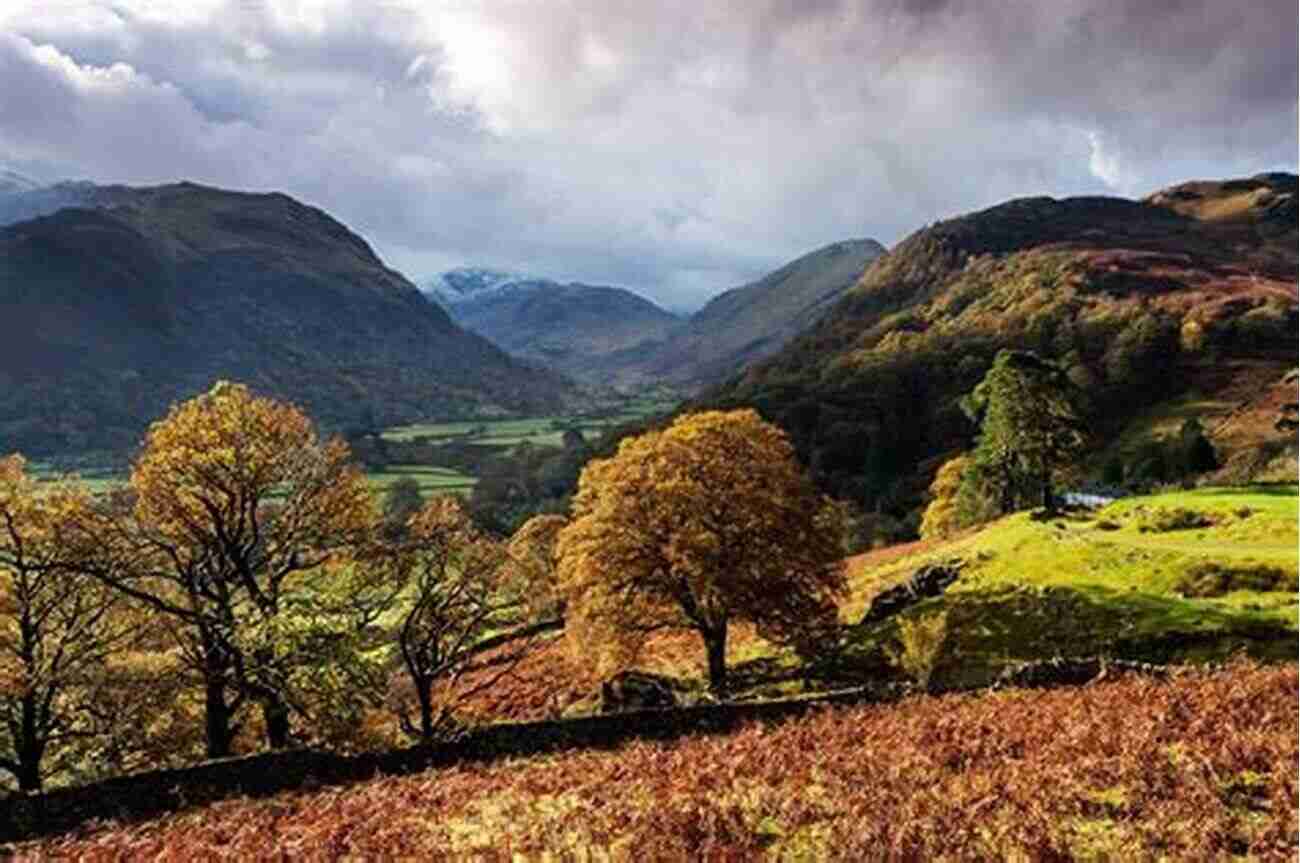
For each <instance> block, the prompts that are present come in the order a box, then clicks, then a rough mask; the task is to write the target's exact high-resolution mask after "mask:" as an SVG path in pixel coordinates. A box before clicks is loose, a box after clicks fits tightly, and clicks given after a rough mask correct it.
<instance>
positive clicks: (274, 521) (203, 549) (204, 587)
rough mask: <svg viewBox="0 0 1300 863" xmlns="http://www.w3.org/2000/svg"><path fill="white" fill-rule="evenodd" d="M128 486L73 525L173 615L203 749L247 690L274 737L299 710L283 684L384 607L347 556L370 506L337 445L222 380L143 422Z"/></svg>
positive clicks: (296, 414)
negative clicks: (196, 696) (115, 504)
mask: <svg viewBox="0 0 1300 863" xmlns="http://www.w3.org/2000/svg"><path fill="white" fill-rule="evenodd" d="M130 488H131V491H132V492H133V493H134V499H135V500H134V507H133V511H132V512H130V513H104V514H102V515H101V517H99V518H98V519H91V520H89V521H88V522H87V523H86V524H85V525H84V531H83V535H87V536H89V535H93V536H94V537H95V541H97V542H99V543H100V544H101V545H102V554H101V555H100V559H101V564H100V565H99V567H98V570H97V572H96V574H97V575H99V576H100V578H101V579H103V580H105V581H107V582H108V583H109V584H110V586H112V587H113V588H115V589H117V590H118V591H120V592H122V593H124V594H125V595H127V596H129V597H131V598H133V599H135V600H137V601H139V602H142V603H144V604H145V605H147V606H148V607H150V608H151V609H153V610H154V611H156V612H160V613H162V614H165V615H168V616H169V617H170V618H171V619H173V620H174V621H176V622H177V623H178V624H180V626H177V627H176V628H175V632H176V633H177V639H178V647H179V649H180V650H181V652H182V653H183V654H184V655H185V656H186V657H187V662H188V664H189V665H190V667H191V668H192V669H193V670H194V671H195V672H196V673H197V674H198V675H199V676H200V677H201V678H202V680H203V683H204V685H205V688H206V699H205V714H206V720H207V743H208V754H209V756H212V757H216V756H221V755H226V754H228V753H229V751H230V745H231V742H232V739H233V736H234V727H233V723H234V717H235V715H236V712H237V710H238V709H239V707H240V705H241V704H242V703H243V702H244V701H245V700H246V699H251V700H253V701H254V702H256V703H258V704H260V705H261V706H262V708H263V718H264V720H265V723H266V731H267V737H268V740H269V741H270V743H271V744H272V745H273V746H282V745H285V744H286V743H287V741H288V736H289V719H290V712H291V708H293V707H297V708H298V709H299V710H302V709H303V707H304V706H305V702H304V701H303V700H300V699H295V698H294V694H293V693H292V691H291V690H292V688H293V686H294V685H295V683H302V682H304V680H306V679H316V680H318V681H319V680H320V679H321V677H320V673H319V672H320V668H321V666H322V664H323V663H324V660H322V658H321V657H322V656H331V655H333V656H334V657H335V658H339V659H341V658H343V657H344V656H346V655H347V652H346V651H343V652H338V651H337V647H338V645H339V642H340V640H345V639H346V638H348V637H349V636H351V635H353V634H355V633H357V632H359V631H360V630H361V629H362V628H363V627H364V625H365V622H366V620H367V619H368V617H369V616H371V615H373V614H374V613H376V612H377V611H378V610H379V608H380V607H381V606H382V605H383V604H384V603H383V600H384V596H383V595H382V594H383V590H382V589H378V594H379V595H378V596H372V593H373V592H372V591H370V590H369V589H368V586H367V585H365V584H362V583H361V581H363V579H364V574H365V573H364V571H362V570H359V569H357V568H354V567H350V566H349V565H348V561H347V554H348V552H349V551H350V550H351V549H352V548H354V547H356V546H358V545H361V544H363V543H365V542H367V541H368V539H369V538H370V536H371V535H372V532H373V530H374V528H375V524H376V520H377V514H376V512H375V508H374V506H373V502H372V500H371V496H370V492H369V489H368V488H367V486H366V484H365V480H364V478H363V477H362V476H361V474H360V472H359V471H358V470H357V469H356V468H355V467H354V466H352V465H351V464H350V460H349V454H348V450H347V447H346V445H344V444H343V443H342V442H341V441H337V440H334V441H328V442H322V441H320V440H319V439H318V438H317V436H316V432H315V429H314V428H313V426H312V423H311V421H310V420H309V419H308V418H307V416H306V415H305V414H303V413H302V412H301V411H300V410H298V409H297V408H296V407H294V406H292V405H287V404H283V403H280V402H277V401H275V400H273V399H269V398H262V397H257V396H254V395H253V394H252V393H251V392H250V391H249V390H248V388H247V387H245V386H242V385H239V384H232V383H226V382H221V383H218V384H217V385H216V386H214V387H213V388H212V389H211V390H210V391H209V392H207V393H205V394H203V395H200V396H198V397H196V398H193V399H191V400H189V401H186V402H183V403H181V404H178V405H176V406H174V407H173V408H172V409H171V411H170V412H169V413H168V414H167V416H166V417H165V418H163V419H162V420H160V421H158V422H156V423H154V425H153V426H152V427H151V428H150V429H149V432H148V435H147V436H146V438H145V442H144V447H143V449H142V451H141V453H140V455H139V457H138V458H137V460H136V462H135V464H134V467H133V469H132V471H131V480H130ZM344 581H346V582H347V583H346V584H343V583H342V582H344ZM372 599H373V600H374V601H373V602H372V601H371V600H372ZM326 646H329V647H330V648H331V651H325V650H324V648H325V647H326ZM304 666H310V668H307V667H304ZM307 671H310V673H308V674H307V675H306V678H304V675H303V672H307Z"/></svg>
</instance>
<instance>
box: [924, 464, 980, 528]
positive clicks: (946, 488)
mask: <svg viewBox="0 0 1300 863" xmlns="http://www.w3.org/2000/svg"><path fill="white" fill-rule="evenodd" d="M970 463H971V462H970V456H967V455H959V456H954V457H953V458H950V459H948V460H947V461H946V462H944V463H943V464H942V465H941V466H940V467H939V470H938V471H937V472H936V473H935V475H934V481H933V482H931V483H930V503H929V505H928V506H927V507H926V508H925V514H924V515H923V516H922V517H921V538H922V539H933V538H936V537H942V536H947V535H949V534H951V533H953V532H955V531H956V530H957V529H959V528H961V527H963V526H964V522H963V520H962V513H961V509H960V507H959V506H958V493H959V492H960V491H961V483H962V476H963V474H965V472H966V470H967V469H968V468H969V467H970Z"/></svg>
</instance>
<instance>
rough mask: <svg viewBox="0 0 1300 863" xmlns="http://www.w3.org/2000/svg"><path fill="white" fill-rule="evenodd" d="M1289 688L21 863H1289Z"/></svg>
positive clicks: (704, 752) (913, 723) (221, 808)
mask: <svg viewBox="0 0 1300 863" xmlns="http://www.w3.org/2000/svg"><path fill="white" fill-rule="evenodd" d="M1297 683H1298V681H1297V676H1296V669H1295V667H1294V666H1287V667H1261V666H1254V665H1249V664H1237V665H1235V666H1232V667H1229V668H1228V669H1226V670H1221V671H1217V672H1197V673H1187V674H1179V675H1176V676H1174V677H1173V678H1172V679H1170V680H1168V681H1160V680H1155V679H1151V678H1145V677H1138V676H1126V677H1120V678H1118V679H1113V680H1108V681H1102V682H1098V683H1094V684H1091V685H1089V686H1086V687H1082V688H1076V689H1060V690H1054V691H1046V692H1035V691H1007V692H1001V693H996V694H991V695H968V696H947V697H942V698H932V697H917V698H911V699H908V700H907V701H904V702H902V703H900V704H897V705H893V706H875V707H860V708H852V709H836V710H826V711H823V712H819V713H814V714H811V715H809V716H807V717H805V718H802V719H797V720H791V721H788V722H785V723H782V724H779V725H775V726H767V725H762V724H753V725H749V726H746V727H745V728H743V729H741V730H740V731H738V732H736V733H734V734H731V735H727V736H719V737H695V738H688V739H683V740H678V741H663V742H634V743H629V744H626V745H623V746H621V747H619V748H617V749H615V750H613V751H581V752H571V753H565V754H559V755H552V756H546V757H534V758H528V759H514V760H510V761H505V762H500V763H495V764H487V765H484V764H474V765H466V766H463V767H455V768H449V769H444V770H439V771H432V772H428V773H423V774H418V775H414V776H409V777H403V778H389V779H381V780H376V781H373V782H369V783H366V784H362V785H358V786H353V787H347V788H337V789H330V790H324V791H317V792H312V793H302V794H293V795H281V796H279V797H276V798H274V799H272V800H264V801H254V800H232V801H229V802H226V803H221V804H217V805H213V806H209V807H207V808H204V809H200V810H196V811H193V812H189V813H183V814H180V815H176V816H173V817H171V818H168V819H165V820H161V821H157V822H152V823H147V824H141V825H136V826H117V827H115V826H112V825H108V826H106V827H101V828H98V829H95V828H92V829H90V831H88V832H86V833H85V834H83V835H79V836H70V837H66V838H59V839H52V840H48V841H45V842H41V843H35V844H30V845H27V846H25V847H22V848H20V849H19V853H18V855H17V856H18V858H19V859H27V860H40V859H51V858H60V859H68V858H77V859H95V860H135V859H153V860H198V859H216V858H223V859H227V858H235V859H241V860H270V859H282V858H283V856H284V855H286V854H287V855H289V856H299V855H301V856H305V857H307V858H310V859H320V860H334V859H396V858H403V859H450V858H470V857H473V858H479V859H492V860H496V859H511V857H512V855H520V859H530V860H531V859H612V860H685V859H692V860H695V859H710V860H748V859H766V858H771V859H809V860H854V861H858V860H881V859H891V860H933V859H953V860H977V859H978V860H1004V859H1015V860H1021V859H1023V860H1072V859H1097V860H1145V859H1166V860H1174V861H1203V860H1220V859H1236V858H1246V859H1253V860H1294V859H1295V855H1296V851H1297V843H1296V835H1297V820H1296V807H1295V800H1296V795H1297V784H1296V770H1295V765H1296V761H1297V757H1298V756H1300V752H1298V751H1297V730H1298V729H1297V718H1296V717H1297V703H1296V689H1297ZM545 855H550V857H549V858H548V857H547V856H545Z"/></svg>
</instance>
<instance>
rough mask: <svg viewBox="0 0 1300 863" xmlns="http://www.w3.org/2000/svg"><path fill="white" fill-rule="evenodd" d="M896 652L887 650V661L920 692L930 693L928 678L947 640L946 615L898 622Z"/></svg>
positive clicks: (937, 613)
mask: <svg viewBox="0 0 1300 863" xmlns="http://www.w3.org/2000/svg"><path fill="white" fill-rule="evenodd" d="M898 640H899V643H900V646H899V648H898V649H894V648H887V649H886V650H887V652H888V654H889V659H890V661H891V662H893V664H894V665H895V666H897V667H898V668H900V669H902V670H903V671H904V672H905V673H906V674H908V675H909V676H910V677H911V678H912V679H913V680H915V681H916V682H917V683H918V684H919V685H920V686H921V688H922V689H929V687H930V678H931V677H932V676H933V675H934V670H935V668H936V667H937V666H938V664H939V657H940V656H941V655H942V654H943V646H944V642H946V641H947V640H948V613H947V612H945V611H939V612H934V613H932V614H926V615H921V616H919V617H905V618H903V619H901V620H899V621H898Z"/></svg>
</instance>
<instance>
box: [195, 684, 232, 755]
mask: <svg viewBox="0 0 1300 863" xmlns="http://www.w3.org/2000/svg"><path fill="white" fill-rule="evenodd" d="M230 713H231V711H230V705H228V704H227V703H226V684H225V682H224V681H223V680H221V678H219V677H211V676H209V678H208V680H207V684H206V686H205V690H204V701H203V716H204V724H205V731H206V733H207V744H208V757H209V758H226V757H228V756H229V755H230V745H231V743H232V742H234V737H235V733H234V731H232V730H231V728H230V720H231V715H230Z"/></svg>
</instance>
